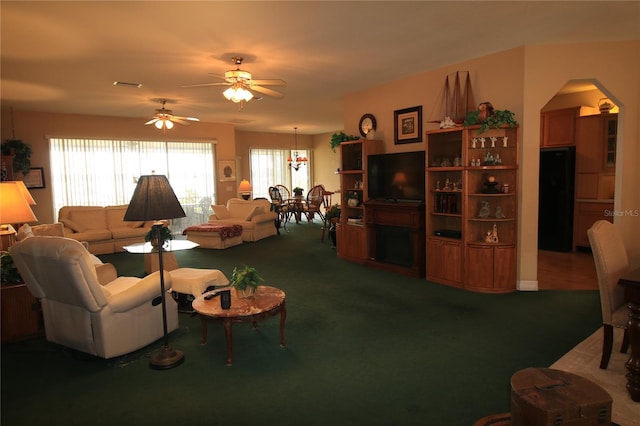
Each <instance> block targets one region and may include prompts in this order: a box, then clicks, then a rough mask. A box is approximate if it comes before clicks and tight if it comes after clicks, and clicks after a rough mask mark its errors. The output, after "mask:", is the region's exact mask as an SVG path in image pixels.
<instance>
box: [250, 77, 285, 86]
mask: <svg viewBox="0 0 640 426" xmlns="http://www.w3.org/2000/svg"><path fill="white" fill-rule="evenodd" d="M254 84H258V85H260V86H286V85H287V82H286V81H284V80H279V79H273V80H251V85H252V86H253V85H254Z"/></svg>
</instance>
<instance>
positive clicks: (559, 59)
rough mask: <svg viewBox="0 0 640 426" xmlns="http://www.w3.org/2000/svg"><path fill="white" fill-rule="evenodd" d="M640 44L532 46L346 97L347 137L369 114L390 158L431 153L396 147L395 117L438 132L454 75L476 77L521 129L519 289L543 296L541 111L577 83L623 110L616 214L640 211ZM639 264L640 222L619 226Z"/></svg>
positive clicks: (485, 97) (486, 96)
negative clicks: (399, 113)
mask: <svg viewBox="0 0 640 426" xmlns="http://www.w3.org/2000/svg"><path fill="white" fill-rule="evenodd" d="M639 46H640V42H638V41H630V42H614V43H595V44H591V43H589V44H577V45H574V44H571V45H554V46H528V47H522V48H517V49H512V50H509V51H505V52H500V53H496V54H493V55H488V56H484V57H481V58H475V59H470V60H468V61H465V62H461V63H458V64H454V65H452V66H449V67H445V68H442V69H438V70H434V71H429V72H426V73H423V74H420V75H416V76H412V77H409V78H406V79H403V80H399V81H395V82H390V83H388V84H385V85H382V86H378V87H375V88H371V89H368V90H365V91H361V92H355V93H352V94H350V95H348V96H346V97H345V108H344V111H345V113H344V123H345V125H344V127H345V132H346V133H355V132H357V127H358V122H359V119H360V117H361V116H362V114H365V113H371V114H373V115H374V116H375V117H376V120H377V123H378V130H377V132H376V133H377V136H378V138H379V139H382V140H384V145H385V149H386V152H399V151H413V150H424V149H425V144H424V142H423V143H414V144H407V145H394V143H393V131H394V130H393V128H394V127H393V120H394V111H395V110H398V109H403V108H408V107H412V106H417V105H422V107H423V121H424V130H426V129H429V128H434V127H437V124H433V123H429V122H428V121H429V120H433V119H438V118H440V119H441V118H442V117H437V116H434V113H433V112H434V111H435V110H436V109H437V108H438V107H439V104H440V96H441V93H442V90H443V86H444V81H445V78H446V76H447V75H448V74H450V73H452V72H455V71H458V70H460V71H469V72H470V73H471V83H472V87H473V92H474V97H475V100H476V103H479V102H483V101H489V102H491V103H492V104H493V106H494V107H495V108H497V109H508V110H511V111H513V112H514V113H515V114H516V119H517V120H518V122H519V123H520V142H521V150H520V171H521V172H520V188H521V191H520V194H519V209H520V212H521V216H520V230H519V244H518V281H519V283H518V288H520V289H522V290H535V289H537V241H538V236H537V233H538V226H537V223H538V168H539V148H540V145H539V143H540V111H541V110H542V109H543V108H544V107H545V105H547V103H548V102H549V101H550V100H551V99H552V98H553V97H554V95H555V94H556V93H557V91H558V90H559V89H560V88H561V87H563V86H564V85H565V83H567V82H568V81H570V80H582V79H584V80H593V81H595V82H597V83H598V85H599V88H600V90H602V91H603V92H604V93H605V94H606V95H607V96H609V97H610V98H611V99H612V100H613V101H614V102H615V103H616V104H617V105H620V106H621V107H622V108H621V111H620V116H619V118H620V122H619V140H618V152H619V155H620V159H621V161H618V164H617V165H616V167H617V169H616V201H615V208H616V210H617V211H620V212H623V211H631V212H633V211H638V209H640V195H639V194H640V191H638V190H637V182H638V181H639V179H638V177H639V176H638V171H637V164H640V161H639V160H640V158H639V154H640V152H639V150H638V146H637V145H638V117H640V110H639V105H638V102H639V99H638V94H639V93H640V88H639V84H640V82H639V79H638V78H637V76H638V75H640V69H639V68H640V55H639V49H640V47H639ZM615 222H616V223H617V224H619V225H620V227H621V228H622V230H623V232H624V235H625V243H626V244H627V248H628V250H629V254H630V256H631V258H632V262H633V263H634V264H639V263H640V239H639V238H638V235H640V217H636V216H623V217H618V218H616V220H615Z"/></svg>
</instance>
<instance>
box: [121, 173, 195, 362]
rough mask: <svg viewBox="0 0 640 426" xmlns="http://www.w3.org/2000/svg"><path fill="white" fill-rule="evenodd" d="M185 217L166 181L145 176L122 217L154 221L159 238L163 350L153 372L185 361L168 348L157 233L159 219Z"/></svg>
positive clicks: (162, 269)
mask: <svg viewBox="0 0 640 426" xmlns="http://www.w3.org/2000/svg"><path fill="white" fill-rule="evenodd" d="M185 216H186V214H185V213H184V210H183V209H182V206H181V205H180V202H179V201H178V198H177V197H176V194H175V193H174V192H173V189H172V188H171V185H170V184H169V180H168V179H167V177H166V176H163V175H146V176H140V177H139V178H138V185H137V186H136V189H135V191H134V192H133V197H131V201H130V202H129V207H128V208H127V211H126V213H125V214H124V220H125V221H130V222H137V221H149V220H152V221H155V222H156V223H155V224H154V225H153V229H154V230H155V231H156V235H157V238H158V249H157V250H158V265H159V270H160V298H161V300H162V325H163V327H164V345H163V347H162V349H161V350H160V351H159V352H158V353H156V354H155V355H153V356H152V357H151V360H150V361H149V366H150V367H151V368H153V369H155V370H167V369H169V368H173V367H177V366H178V365H180V364H182V362H183V361H184V354H183V353H182V352H181V351H178V350H176V349H173V348H171V347H170V346H169V333H168V332H167V305H166V300H165V298H166V291H165V287H164V268H163V264H162V252H163V248H162V246H163V245H164V240H163V238H162V233H161V232H160V230H161V228H162V226H163V224H162V223H158V221H159V220H161V219H176V218H179V217H185Z"/></svg>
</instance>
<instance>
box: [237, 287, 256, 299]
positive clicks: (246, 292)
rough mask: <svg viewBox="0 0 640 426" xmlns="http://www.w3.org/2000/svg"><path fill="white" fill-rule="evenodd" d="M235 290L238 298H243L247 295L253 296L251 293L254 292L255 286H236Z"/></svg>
mask: <svg viewBox="0 0 640 426" xmlns="http://www.w3.org/2000/svg"><path fill="white" fill-rule="evenodd" d="M236 292H237V293H238V297H239V298H241V299H245V298H247V297H253V294H254V293H255V292H256V288H255V287H251V286H249V287H245V288H244V289H243V290H240V289H239V288H237V289H236Z"/></svg>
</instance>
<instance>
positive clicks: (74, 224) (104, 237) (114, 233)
mask: <svg viewBox="0 0 640 426" xmlns="http://www.w3.org/2000/svg"><path fill="white" fill-rule="evenodd" d="M127 207H128V206H127V205H124V206H107V207H96V206H64V207H62V208H61V209H60V211H59V212H58V221H59V222H61V223H62V224H63V225H64V236H65V237H68V238H73V239H74V240H78V241H86V242H87V244H88V246H89V251H90V252H91V253H93V254H109V253H115V252H120V251H124V249H123V248H122V246H126V245H129V244H135V243H143V242H144V235H145V234H146V233H147V232H148V231H149V229H151V226H152V225H153V222H125V221H124V220H123V219H124V214H125V212H126V211H127Z"/></svg>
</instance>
